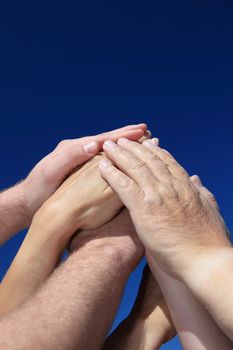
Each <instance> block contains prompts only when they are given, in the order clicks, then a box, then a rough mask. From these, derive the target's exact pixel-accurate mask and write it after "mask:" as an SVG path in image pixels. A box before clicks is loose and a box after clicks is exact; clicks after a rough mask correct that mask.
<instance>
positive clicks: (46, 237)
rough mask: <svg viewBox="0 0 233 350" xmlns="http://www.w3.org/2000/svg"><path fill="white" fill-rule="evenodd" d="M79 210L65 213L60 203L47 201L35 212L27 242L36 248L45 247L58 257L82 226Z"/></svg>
mask: <svg viewBox="0 0 233 350" xmlns="http://www.w3.org/2000/svg"><path fill="white" fill-rule="evenodd" d="M79 218H80V211H79V208H76V210H75V212H71V211H67V210H66V208H65V207H64V206H63V204H62V202H61V201H60V202H55V201H51V202H50V200H48V201H47V202H45V203H44V204H43V205H42V207H41V208H40V209H39V210H38V211H37V212H36V214H35V215H34V217H33V220H32V224H31V227H30V229H29V232H28V235H27V236H28V240H30V241H32V243H33V244H37V246H47V247H49V250H50V251H51V252H53V254H55V255H58V256H60V254H61V253H62V251H63V250H64V249H65V248H66V247H67V245H68V243H69V241H70V239H71V237H72V236H73V235H74V233H75V232H76V231H77V230H79V228H80V227H81V225H82V221H81V219H79Z"/></svg>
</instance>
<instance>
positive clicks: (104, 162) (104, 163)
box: [99, 159, 111, 170]
mask: <svg viewBox="0 0 233 350" xmlns="http://www.w3.org/2000/svg"><path fill="white" fill-rule="evenodd" d="M110 165H111V162H110V161H109V160H108V159H102V160H101V161H100V162H99V168H100V169H101V170H105V169H106V168H108V167H109V166H110Z"/></svg>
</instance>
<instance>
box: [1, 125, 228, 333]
mask: <svg viewBox="0 0 233 350" xmlns="http://www.w3.org/2000/svg"><path fill="white" fill-rule="evenodd" d="M15 190H16V191H17V196H18V201H19V202H20V217H21V222H20V223H19V225H18V227H17V228H20V229H21V228H24V227H28V226H29V227H30V228H29V230H28V233H27V235H26V237H25V239H24V242H23V244H22V246H21V248H20V250H19V252H18V254H17V255H16V257H15V259H14V261H13V263H12V265H11V267H10V269H9V270H8V272H7V274H6V276H5V278H4V279H3V281H2V284H1V287H0V313H1V314H6V313H8V312H9V311H11V310H13V309H15V308H16V307H18V306H19V305H20V304H22V303H23V302H24V301H25V300H26V299H27V298H29V297H30V295H31V294H32V293H33V292H34V291H35V290H36V289H37V288H38V287H39V286H40V285H41V284H42V283H43V281H45V280H46V278H47V277H48V276H49V275H51V274H52V272H53V271H54V269H55V268H56V267H57V265H58V264H59V263H60V257H61V256H62V254H63V252H64V251H65V250H68V251H69V252H73V251H76V250H78V249H80V247H82V246H83V245H85V244H87V242H88V243H91V244H98V241H99V239H100V238H101V239H103V240H104V241H105V243H106V247H108V242H109V240H110V238H111V239H112V238H113V237H114V238H115V239H114V247H113V249H115V250H116V252H118V251H123V254H120V255H119V258H120V259H123V260H124V259H125V261H126V262H127V264H130V269H131V270H133V269H134V268H135V267H136V266H137V264H138V262H139V261H140V259H141V258H142V257H143V256H144V255H145V256H146V258H147V263H148V266H149V267H147V270H146V272H145V274H144V282H143V283H144V284H142V287H141V288H142V290H143V291H144V292H143V293H144V298H145V299H148V300H149V302H145V303H144V307H145V308H146V310H141V312H145V313H147V314H153V312H154V311H155V309H156V306H157V305H158V303H159V305H160V306H161V309H162V310H163V316H162V317H163V318H164V320H166V322H167V325H166V327H167V330H168V332H167V334H169V337H168V338H169V339H170V338H171V337H172V336H174V334H175V328H174V325H173V323H172V320H171V317H170V315H169V311H168V308H167V306H166V301H165V299H164V298H163V295H162V293H161V291H160V288H159V285H158V283H157V282H156V279H155V276H156V273H157V274H159V273H160V272H161V273H162V274H165V275H167V276H169V277H170V278H174V279H176V280H178V281H180V282H182V283H184V284H185V285H187V286H188V288H190V289H191V290H192V292H193V293H194V294H195V293H196V294H197V295H198V293H199V289H198V288H199V285H200V284H203V283H207V282H208V278H209V274H210V273H211V269H214V266H215V265H214V264H215V261H216V257H220V258H221V257H222V256H223V257H225V256H228V255H229V254H231V243H230V241H229V235H228V230H227V228H226V225H225V223H224V221H223V219H222V217H221V215H220V213H219V209H218V205H217V202H216V200H215V198H214V196H213V195H212V193H210V192H209V191H208V190H207V189H206V188H205V187H204V186H203V185H202V183H201V181H200V179H199V177H198V176H192V177H190V176H189V175H188V173H187V172H186V171H185V170H184V168H183V167H182V166H181V165H180V164H178V162H177V161H176V160H175V159H174V158H173V156H172V155H171V154H170V153H168V152H167V151H166V150H164V149H162V148H160V147H159V141H158V139H155V138H151V135H150V132H149V131H148V130H147V125H145V124H139V125H134V126H128V127H124V128H121V129H118V130H115V131H112V132H109V133H104V134H100V135H97V136H91V137H85V138H80V139H76V140H65V141H62V142H61V143H59V144H58V146H57V147H56V148H55V150H54V151H53V152H52V153H50V154H49V155H48V156H46V157H45V158H44V159H42V160H41V161H40V162H39V163H38V164H37V165H36V167H35V168H34V169H33V170H32V171H31V173H30V174H29V175H28V177H27V178H26V179H25V180H24V181H23V182H21V183H20V184H18V185H17V186H16V187H15ZM103 227H105V229H104V230H103ZM5 232H6V235H5V236H4V235H0V243H4V241H5V240H6V239H7V238H8V237H9V235H10V233H9V232H7V229H6V230H5ZM106 232H108V234H106ZM11 234H12V233H11ZM7 235H8V237H7ZM119 238H120V239H119ZM111 242H112V240H111ZM122 242H124V244H122ZM111 244H112V243H111ZM122 245H123V247H122ZM117 256H118V255H117ZM156 271H157V272H156ZM200 271H201V273H200ZM87 278H88V276H87ZM143 286H144V287H143ZM143 288H144V289H143ZM147 289H148V290H147ZM93 293H94V291H93ZM200 294H201V293H200ZM202 297H203V300H204V299H205V296H202V295H198V298H199V299H200V300H201V298H202ZM153 300H154V301H153ZM203 303H206V300H204V301H203ZM205 306H206V305H205ZM156 310H157V309H156ZM156 312H157V311H156ZM210 312H211V311H210ZM216 322H218V320H216ZM220 327H221V328H222V329H223V331H224V332H225V329H224V325H223V326H222V325H220ZM228 331H229V328H228V327H226V333H227V335H228V336H229V337H231V339H233V337H232V334H231V333H230V332H228ZM166 340H167V339H166Z"/></svg>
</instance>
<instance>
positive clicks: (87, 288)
mask: <svg viewBox="0 0 233 350" xmlns="http://www.w3.org/2000/svg"><path fill="white" fill-rule="evenodd" d="M124 259H125V258H123V256H122V254H121V252H120V251H119V250H115V248H114V245H113V246H110V245H109V244H108V245H106V244H105V243H104V242H101V241H99V242H89V243H87V244H85V245H84V246H83V247H82V248H80V250H78V251H77V252H75V253H74V254H73V255H72V256H71V257H70V258H69V259H68V261H67V262H66V263H65V264H64V265H63V266H62V267H61V268H59V269H58V270H57V271H56V272H55V273H54V275H52V277H51V278H50V279H49V280H48V282H47V283H46V284H45V285H44V287H43V288H42V289H41V290H40V291H39V292H38V293H37V294H36V295H35V296H34V297H33V298H31V300H30V301H28V302H27V303H25V304H24V305H23V306H22V307H20V308H19V309H18V310H17V311H15V312H13V313H11V314H9V315H6V316H5V317H3V318H2V320H1V323H0V332H1V334H2V336H1V340H0V347H2V348H11V349H21V348H22V347H23V348H24V349H31V348H32V347H33V348H34V349H44V348H46V349H75V350H76V349H90V350H91V349H97V348H100V347H101V345H102V343H103V340H104V338H105V336H106V335H107V332H108V330H109V328H110V325H111V323H112V320H113V318H114V314H115V312H116V309H117V307H118V304H119V300H120V297H121V294H122V291H123V288H124V284H125V282H126V280H127V277H128V275H129V273H130V270H129V268H128V267H127V266H128V264H126V261H125V260H124ZM12 332H14V337H12ZM90 334H91V336H90Z"/></svg>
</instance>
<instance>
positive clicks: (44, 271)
mask: <svg viewBox="0 0 233 350" xmlns="http://www.w3.org/2000/svg"><path fill="white" fill-rule="evenodd" d="M38 238H39V240H37V241H34V240H32V241H31V240H30V236H29V235H28V236H26V238H25V240H24V242H23V244H22V245H21V247H20V249H19V251H18V253H17V255H16V257H15V258H14V260H13V262H12V264H11V266H10V268H9V270H8V271H7V273H6V275H5V277H4V279H3V281H2V283H1V288H0V315H2V314H5V313H7V312H9V311H11V310H13V309H15V308H16V307H18V306H19V305H20V304H22V303H23V302H24V301H25V300H27V299H28V298H29V297H30V295H31V294H32V293H33V292H35V290H36V289H38V288H39V286H40V285H41V283H43V282H44V281H45V279H46V278H47V277H48V276H49V275H50V274H51V273H52V272H53V270H54V269H55V267H56V265H57V263H58V260H59V256H60V253H61V250H58V249H56V247H55V246H54V245H53V244H52V242H50V241H49V240H47V239H46V233H45V232H40V236H38ZM54 241H55V239H54Z"/></svg>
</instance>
